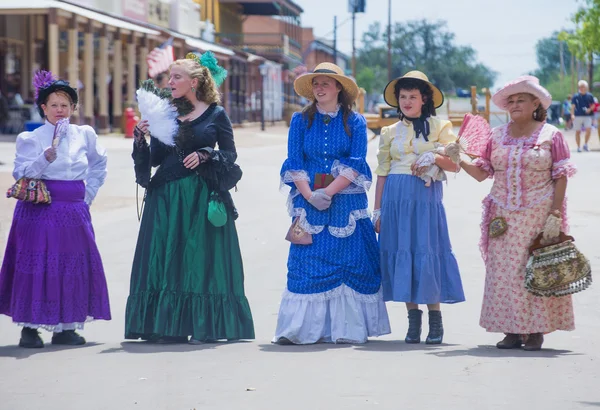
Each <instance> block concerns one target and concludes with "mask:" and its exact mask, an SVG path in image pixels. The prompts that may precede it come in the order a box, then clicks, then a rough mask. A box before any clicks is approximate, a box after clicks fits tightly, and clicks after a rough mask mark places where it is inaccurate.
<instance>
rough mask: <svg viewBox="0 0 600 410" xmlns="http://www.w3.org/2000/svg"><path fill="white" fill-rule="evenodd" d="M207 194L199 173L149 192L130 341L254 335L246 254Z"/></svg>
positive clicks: (128, 325)
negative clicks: (214, 218)
mask: <svg viewBox="0 0 600 410" xmlns="http://www.w3.org/2000/svg"><path fill="white" fill-rule="evenodd" d="M209 195H210V192H209V190H208V188H207V186H206V183H205V182H204V180H202V179H201V178H199V177H198V176H196V175H192V176H189V177H186V178H183V179H179V180H176V181H172V182H169V183H167V184H165V185H163V186H161V187H158V188H156V189H153V190H150V191H148V194H147V196H146V203H145V208H144V213H143V216H142V221H141V226H140V233H139V236H138V241H137V247H136V250H135V257H134V260H133V267H132V271H131V283H130V290H129V297H128V298H127V309H126V313H125V338H126V339H139V338H142V339H144V340H153V339H157V338H162V337H186V336H191V337H193V338H194V339H197V340H202V341H207V340H222V339H227V340H237V339H254V324H253V322H252V313H251V312H250V306H249V304H248V300H247V299H246V296H245V294H244V270H243V266H242V255H241V252H240V246H239V242H238V236H237V232H236V229H235V223H234V221H233V219H232V218H231V217H229V218H228V221H227V223H226V224H225V225H224V226H222V227H220V228H216V227H214V226H213V225H211V223H210V222H209V221H208V219H207V208H208V201H209Z"/></svg>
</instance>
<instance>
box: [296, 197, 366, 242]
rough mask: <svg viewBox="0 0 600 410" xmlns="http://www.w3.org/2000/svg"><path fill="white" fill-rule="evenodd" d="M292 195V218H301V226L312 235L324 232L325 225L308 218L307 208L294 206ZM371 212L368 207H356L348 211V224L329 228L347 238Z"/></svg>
mask: <svg viewBox="0 0 600 410" xmlns="http://www.w3.org/2000/svg"><path fill="white" fill-rule="evenodd" d="M293 198H294V197H292V195H291V194H290V198H288V211H289V213H290V216H291V217H292V218H296V217H299V218H300V227H301V228H302V229H304V230H305V231H306V232H308V233H309V234H311V235H317V234H319V233H321V232H323V229H325V225H312V224H311V223H309V222H308V220H307V219H306V210H305V209H304V208H294V207H293V204H292V201H293ZM370 218H371V212H370V211H369V210H368V209H356V210H354V211H350V212H349V213H348V224H347V225H346V226H342V227H336V226H328V227H327V230H328V231H329V233H330V234H331V236H335V237H336V238H347V237H349V236H351V235H352V234H353V233H354V231H355V230H356V222H357V221H358V220H360V219H370Z"/></svg>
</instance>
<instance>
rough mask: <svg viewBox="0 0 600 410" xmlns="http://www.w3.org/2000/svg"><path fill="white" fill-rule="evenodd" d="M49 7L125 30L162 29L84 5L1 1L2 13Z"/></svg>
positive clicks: (50, 0) (45, 0)
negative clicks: (128, 20)
mask: <svg viewBox="0 0 600 410" xmlns="http://www.w3.org/2000/svg"><path fill="white" fill-rule="evenodd" d="M48 9H61V10H64V11H67V12H70V13H74V14H77V15H79V16H81V17H85V18H87V19H90V20H94V21H97V22H99V23H102V24H106V25H108V26H113V27H118V28H122V29H124V30H130V31H137V32H138V33H145V34H150V35H154V36H159V35H160V31H156V30H152V29H150V28H147V27H143V26H140V25H137V24H133V23H129V22H127V21H123V20H120V19H117V18H114V17H110V16H107V15H106V14H102V13H98V12H95V11H92V10H88V9H86V8H83V7H78V6H74V5H72V4H69V3H63V2H61V1H55V0H28V1H26V2H24V1H23V0H2V1H0V14H7V13H6V12H7V11H8V12H16V13H18V14H24V13H26V12H29V13H32V12H38V13H44V14H45V13H47V12H48Z"/></svg>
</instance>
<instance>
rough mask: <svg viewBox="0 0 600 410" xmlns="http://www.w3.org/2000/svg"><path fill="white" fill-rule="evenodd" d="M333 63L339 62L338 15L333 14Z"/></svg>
mask: <svg viewBox="0 0 600 410" xmlns="http://www.w3.org/2000/svg"><path fill="white" fill-rule="evenodd" d="M333 64H337V16H333Z"/></svg>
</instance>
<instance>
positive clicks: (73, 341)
mask: <svg viewBox="0 0 600 410" xmlns="http://www.w3.org/2000/svg"><path fill="white" fill-rule="evenodd" d="M52 344H53V345H67V346H81V345H84V344H85V339H84V338H83V337H82V336H79V335H78V334H77V333H76V332H75V331H74V330H63V331H62V332H60V333H54V334H53V335H52Z"/></svg>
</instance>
